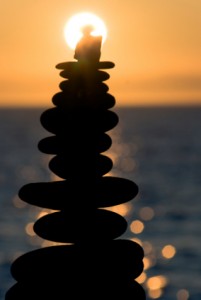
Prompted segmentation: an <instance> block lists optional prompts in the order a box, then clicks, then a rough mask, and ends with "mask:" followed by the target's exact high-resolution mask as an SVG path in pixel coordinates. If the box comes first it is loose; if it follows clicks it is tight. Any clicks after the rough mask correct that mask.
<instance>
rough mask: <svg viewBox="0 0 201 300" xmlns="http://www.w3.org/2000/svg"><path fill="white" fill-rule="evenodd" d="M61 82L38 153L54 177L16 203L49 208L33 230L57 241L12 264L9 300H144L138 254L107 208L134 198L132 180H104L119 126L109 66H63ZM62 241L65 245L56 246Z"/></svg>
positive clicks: (44, 119) (29, 188)
mask: <svg viewBox="0 0 201 300" xmlns="http://www.w3.org/2000/svg"><path fill="white" fill-rule="evenodd" d="M56 67H57V68H58V69H60V70H62V71H61V73H60V75H61V76H62V77H63V78H65V80H64V81H63V82H61V84H60V89H61V91H60V92H58V93H57V94H55V95H54V97H53V99H52V102H53V105H54V106H53V107H51V108H49V109H47V110H46V111H45V112H44V113H42V115H41V124H42V126H43V127H44V128H45V129H46V130H47V131H49V132H50V134H51V135H50V136H48V137H46V138H44V139H42V140H41V141H40V142H39V144H38V147H39V150H40V151H41V152H43V153H46V154H50V155H52V156H53V157H52V158H51V159H50V162H49V168H50V170H51V171H52V172H53V173H54V174H56V175H57V176H58V177H59V179H58V180H55V181H51V182H40V183H30V184H27V185H25V186H23V187H22V188H21V189H20V191H19V197H20V198H21V199H22V200H23V201H25V202H27V203H29V204H31V205H35V206H39V207H42V208H48V209H51V210H53V211H54V212H53V213H49V214H48V215H45V216H43V217H41V218H40V219H38V220H37V221H36V222H35V224H34V231H35V233H36V234H37V235H38V236H40V237H41V238H43V239H46V240H49V241H52V242H58V243H59V244H57V245H56V246H49V247H45V248H41V249H37V250H34V251H30V252H29V253H26V254H23V255H22V256H20V257H19V258H17V259H16V260H15V261H14V262H13V264H12V266H11V274H12V276H13V278H14V279H15V280H16V284H15V285H14V286H13V287H11V288H10V290H8V292H7V294H6V300H14V299H16V300H17V299H20V300H25V299H26V300H28V299H29V300H30V299H41V300H42V299H43V300H44V299H78V298H79V297H80V296H81V297H85V298H86V299H99V298H100V297H104V299H120V298H122V299H125V300H126V299H139V300H143V299H145V293H144V290H143V288H142V287H141V285H140V284H138V283H137V282H136V281H135V279H136V278H137V277H138V276H139V275H140V274H141V272H142V270H143V262H142V259H143V249H142V248H141V247H140V246H139V245H138V244H137V243H135V242H133V241H131V240H126V239H121V238H120V237H121V235H122V234H123V233H124V232H125V231H126V229H127V221H126V220H125V218H124V217H123V216H121V215H119V214H117V213H114V212H112V211H110V210H108V209H107V208H108V207H111V206H114V205H119V204H122V203H125V202H128V201H130V200H131V199H133V198H134V197H135V196H136V195H137V193H138V187H137V185H136V184H135V183H134V182H132V181H131V180H128V179H124V178H118V177H114V176H109V175H107V173H108V172H109V171H110V170H111V169H112V167H113V162H112V160H111V159H110V158H109V157H107V156H106V155H104V154H103V153H104V152H105V151H106V150H108V149H109V148H110V146H111V144H112V140H111V138H110V136H109V135H108V134H107V132H108V131H109V130H111V129H112V128H114V127H115V126H116V125H117V123H118V116H117V114H116V113H114V112H113V111H112V110H111V108H112V107H113V106H114V105H115V99H114V97H113V96H112V95H110V94H109V93H108V86H107V85H106V84H105V83H104V81H106V80H107V79H108V78H109V75H108V73H107V72H105V71H103V70H104V69H109V68H113V67H114V64H113V63H112V62H98V63H96V64H93V63H91V64H90V62H85V63H84V62H67V63H61V64H59V65H57V66H56ZM61 243H62V244H61Z"/></svg>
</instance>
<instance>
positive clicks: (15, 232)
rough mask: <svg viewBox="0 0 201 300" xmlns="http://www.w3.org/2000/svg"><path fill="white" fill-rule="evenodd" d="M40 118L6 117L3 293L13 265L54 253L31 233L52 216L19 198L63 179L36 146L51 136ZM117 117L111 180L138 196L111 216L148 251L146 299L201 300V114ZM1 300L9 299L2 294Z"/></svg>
mask: <svg viewBox="0 0 201 300" xmlns="http://www.w3.org/2000/svg"><path fill="white" fill-rule="evenodd" d="M40 114H41V111H40V110H38V111H32V110H30V111H28V112H26V113H24V111H22V112H20V111H18V112H16V111H13V112H12V113H10V112H9V114H7V116H8V115H9V116H10V122H8V121H7V120H5V116H6V114H5V113H4V112H3V114H1V119H0V120H1V127H0V134H1V137H2V140H4V142H5V143H4V144H2V147H1V151H2V153H3V154H2V155H1V156H0V160H1V170H0V184H1V202H0V204H1V208H3V210H2V212H3V213H2V214H1V219H0V225H1V229H0V237H1V240H2V242H1V240H0V242H1V250H0V271H1V273H2V274H3V276H2V279H1V286H2V290H3V289H4V290H6V289H7V288H8V287H9V286H10V285H11V284H12V278H11V276H10V274H9V267H10V263H11V262H12V261H13V260H14V259H16V258H17V257H18V256H20V255H21V254H23V253H26V252H28V251H30V250H32V249H38V248H39V247H46V246H49V245H56V243H51V242H49V241H46V240H43V239H41V238H39V237H38V236H37V235H35V233H34V232H33V224H34V222H35V221H36V220H37V219H38V218H39V217H40V216H41V213H42V214H43V213H50V212H51V211H50V210H43V209H40V208H37V207H34V206H31V205H27V204H26V203H24V202H22V201H21V200H20V199H19V198H18V197H17V196H16V193H17V192H18V190H19V189H20V188H21V186H22V185H24V184H26V183H30V182H40V181H50V180H58V179H59V178H57V177H56V176H54V175H53V174H52V173H51V172H50V171H49V169H48V162H49V160H50V158H51V157H50V156H48V155H43V154H41V153H40V152H39V151H38V149H37V146H36V145H37V143H38V141H39V140H40V138H43V137H46V136H47V132H46V131H44V130H43V129H42V128H41V125H40V123H38V125H37V124H36V123H37V122H36V120H39V117H40ZM119 114H120V120H122V119H123V122H120V123H119V125H118V126H117V127H116V129H114V130H112V131H111V132H109V133H108V134H109V135H110V136H111V137H112V141H113V144H112V146H111V149H109V150H108V151H107V153H106V152H105V154H106V155H108V156H110V157H111V158H112V160H113V164H114V165H113V168H112V170H111V172H110V173H109V174H108V175H114V176H119V177H123V178H128V179H131V180H133V181H134V182H135V183H137V185H138V186H139V194H138V195H137V196H136V197H135V198H134V199H133V200H132V201H130V202H128V203H125V204H123V205H119V206H115V207H111V208H109V209H111V210H113V211H115V212H117V213H120V214H121V215H123V216H124V217H125V218H126V220H127V221H128V229H127V231H126V232H125V234H124V235H123V236H122V237H121V238H123V237H125V238H129V239H131V240H133V241H135V242H137V243H139V244H140V245H141V246H142V247H143V249H144V253H145V257H144V271H143V273H142V274H141V275H140V276H139V277H138V278H137V281H138V282H139V283H140V284H142V285H143V286H144V288H145V290H146V293H147V299H161V300H174V299H175V300H200V299H201V288H200V276H199V275H200V274H201V267H200V265H201V264H200V262H201V257H200V248H201V242H200V238H199V237H200V235H201V231H200V228H201V227H200V219H201V204H200V178H201V156H200V153H201V142H200V141H201V132H200V128H201V110H199V109H192V110H191V109H190V110H189V109H188V110H187V109H179V108H178V109H160V110H159V109H149V108H145V109H136V108H135V109H130V108H129V109H122V110H119ZM13 124H15V125H13ZM18 124H19V125H18ZM24 124H26V125H27V126H26V127H25V126H24ZM33 124H35V125H34V126H33ZM11 204H12V205H11ZM5 249H6V250H5ZM0 299H1V300H3V299H4V298H3V296H2V292H1V287H0Z"/></svg>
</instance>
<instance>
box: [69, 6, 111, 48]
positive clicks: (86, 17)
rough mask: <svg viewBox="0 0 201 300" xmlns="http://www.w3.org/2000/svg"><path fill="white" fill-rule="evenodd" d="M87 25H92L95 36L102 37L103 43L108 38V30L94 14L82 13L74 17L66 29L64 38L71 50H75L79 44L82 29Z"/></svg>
mask: <svg viewBox="0 0 201 300" xmlns="http://www.w3.org/2000/svg"><path fill="white" fill-rule="evenodd" d="M86 25H92V26H93V28H94V30H93V31H92V33H91V34H92V35H93V36H97V35H101V36H102V43H104V42H105V40H106V37H107V28H106V26H105V23H104V22H103V21H102V19H100V18H99V17H98V16H96V15H95V14H93V13H89V12H82V13H78V14H76V15H74V16H72V17H71V18H70V19H69V21H68V22H67V23H66V25H65V27H64V37H65V40H66V43H67V44H68V46H69V47H70V48H71V49H75V47H76V45H77V42H78V41H79V40H80V38H81V37H82V32H81V29H82V28H83V27H84V26H86Z"/></svg>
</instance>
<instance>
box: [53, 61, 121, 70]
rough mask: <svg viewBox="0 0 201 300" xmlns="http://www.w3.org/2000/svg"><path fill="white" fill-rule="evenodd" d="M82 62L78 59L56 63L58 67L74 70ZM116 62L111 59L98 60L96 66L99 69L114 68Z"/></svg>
mask: <svg viewBox="0 0 201 300" xmlns="http://www.w3.org/2000/svg"><path fill="white" fill-rule="evenodd" d="M79 66H80V64H79V63H78V62H77V61H72V62H71V61H69V62H63V63H59V64H57V65H56V68H57V69H60V70H62V69H65V70H72V71H73V70H74V69H75V68H79ZM114 66H115V64H114V63H113V62H111V61H100V62H98V63H97V64H96V65H95V67H96V68H97V69H112V68H114Z"/></svg>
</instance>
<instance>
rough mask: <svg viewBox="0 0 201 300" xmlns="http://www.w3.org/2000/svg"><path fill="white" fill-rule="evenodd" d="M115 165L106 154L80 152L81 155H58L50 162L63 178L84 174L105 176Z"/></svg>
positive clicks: (51, 166)
mask: <svg viewBox="0 0 201 300" xmlns="http://www.w3.org/2000/svg"><path fill="white" fill-rule="evenodd" d="M112 167H113V162H112V160H111V159H110V158H109V157H107V156H105V155H101V154H100V155H94V156H92V155H88V156H87V155H86V153H84V154H82V152H80V155H79V156H77V157H76V156H75V155H72V156H68V157H67V156H64V155H56V156H54V157H53V158H52V159H51V160H50V162H49V168H50V170H51V171H52V172H54V173H55V174H56V175H58V176H59V177H61V178H64V179H67V178H71V177H72V178H76V177H80V176H81V177H82V176H94V177H97V176H103V175H104V174H106V173H108V172H109V171H110V170H111V169H112Z"/></svg>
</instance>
